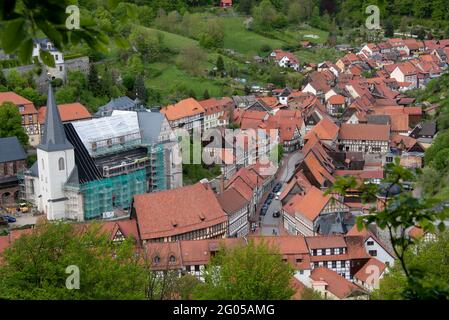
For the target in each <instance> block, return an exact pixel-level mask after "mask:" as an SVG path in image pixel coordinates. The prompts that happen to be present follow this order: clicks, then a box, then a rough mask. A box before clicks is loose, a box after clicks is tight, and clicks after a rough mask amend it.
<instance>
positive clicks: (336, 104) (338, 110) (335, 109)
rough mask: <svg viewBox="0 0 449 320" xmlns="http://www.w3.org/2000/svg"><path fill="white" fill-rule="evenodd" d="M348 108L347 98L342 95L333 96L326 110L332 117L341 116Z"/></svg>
mask: <svg viewBox="0 0 449 320" xmlns="http://www.w3.org/2000/svg"><path fill="white" fill-rule="evenodd" d="M345 107H346V98H345V97H343V96H342V95H339V94H337V95H333V96H331V97H330V98H329V99H327V101H326V108H327V111H328V112H329V114H330V115H332V116H337V115H341V114H342V113H343V111H344V109H345Z"/></svg>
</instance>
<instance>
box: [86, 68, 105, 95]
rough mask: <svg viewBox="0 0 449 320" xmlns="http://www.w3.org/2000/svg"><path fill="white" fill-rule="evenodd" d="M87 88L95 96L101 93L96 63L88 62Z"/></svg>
mask: <svg viewBox="0 0 449 320" xmlns="http://www.w3.org/2000/svg"><path fill="white" fill-rule="evenodd" d="M87 88H88V89H89V90H90V91H91V92H92V93H93V94H94V95H97V96H101V95H103V90H102V85H101V82H100V78H99V75H98V70H97V67H96V65H94V64H92V63H91V64H90V68H89V74H88V76H87Z"/></svg>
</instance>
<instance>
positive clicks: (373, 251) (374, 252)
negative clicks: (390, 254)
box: [368, 250, 377, 257]
mask: <svg viewBox="0 0 449 320" xmlns="http://www.w3.org/2000/svg"><path fill="white" fill-rule="evenodd" d="M368 253H369V254H370V256H372V257H376V256H377V250H370V251H368Z"/></svg>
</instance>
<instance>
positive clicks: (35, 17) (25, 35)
mask: <svg viewBox="0 0 449 320" xmlns="http://www.w3.org/2000/svg"><path fill="white" fill-rule="evenodd" d="M117 3H118V2H117V1H112V2H111V8H112V7H114V6H116V5H117ZM71 4H73V2H72V1H70V0H42V1H39V2H35V1H31V2H30V1H8V2H7V5H4V6H1V7H0V24H1V25H2V28H1V29H0V30H1V31H0V42H1V43H2V48H3V49H4V51H5V53H8V54H9V53H16V54H17V55H18V57H19V59H20V61H21V62H22V63H27V62H29V61H30V60H31V56H32V52H33V38H37V37H41V33H43V34H44V35H45V36H46V37H47V38H49V39H50V40H51V41H52V42H53V43H54V44H55V46H56V47H57V48H59V49H60V50H62V49H64V48H65V47H69V46H70V45H76V44H78V43H79V42H80V41H84V42H85V43H86V44H87V45H88V46H89V47H90V48H92V49H94V50H96V51H99V50H101V51H103V52H105V51H106V47H105V45H106V44H107V43H108V41H109V40H108V37H107V36H105V34H104V33H103V32H101V31H100V30H99V28H98V26H97V25H96V24H95V23H93V21H92V20H91V19H89V18H88V17H87V15H83V21H82V23H80V26H79V28H67V27H66V26H65V25H66V20H67V18H68V17H69V16H68V15H67V14H66V8H67V7H68V6H69V5H71ZM72 21H73V20H72ZM40 57H41V59H42V61H43V62H44V63H45V64H47V65H49V66H51V67H54V65H55V62H54V59H53V57H52V55H51V54H50V53H49V52H48V51H44V50H41V51H40Z"/></svg>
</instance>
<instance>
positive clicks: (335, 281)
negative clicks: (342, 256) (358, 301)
mask: <svg viewBox="0 0 449 320" xmlns="http://www.w3.org/2000/svg"><path fill="white" fill-rule="evenodd" d="M310 278H311V279H312V280H314V281H324V282H325V283H326V284H327V286H326V290H327V291H329V292H330V293H332V294H333V295H335V296H336V297H337V298H339V299H345V298H347V297H349V296H350V295H351V294H352V293H355V292H360V293H364V290H362V289H361V288H359V287H358V286H356V285H355V284H353V283H351V282H350V281H348V280H346V279H345V278H343V277H342V276H340V275H339V274H338V273H336V272H335V271H332V270H330V269H328V268H324V267H318V268H315V269H313V270H312V272H311V274H310Z"/></svg>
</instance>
